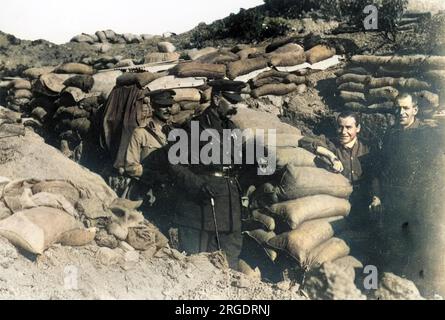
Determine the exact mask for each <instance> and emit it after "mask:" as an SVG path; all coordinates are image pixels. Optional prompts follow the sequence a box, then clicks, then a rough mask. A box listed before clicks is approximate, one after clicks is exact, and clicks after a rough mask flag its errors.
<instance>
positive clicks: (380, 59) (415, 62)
mask: <svg viewBox="0 0 445 320" xmlns="http://www.w3.org/2000/svg"><path fill="white" fill-rule="evenodd" d="M351 62H353V63H355V64H363V65H374V66H388V67H391V68H400V69H401V70H403V69H423V70H434V69H445V57H443V56H425V55H410V56H367V55H355V56H352V58H351Z"/></svg>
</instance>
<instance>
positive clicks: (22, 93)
mask: <svg viewBox="0 0 445 320" xmlns="http://www.w3.org/2000/svg"><path fill="white" fill-rule="evenodd" d="M14 99H32V92H31V91H29V90H28V89H20V90H16V91H15V92H14Z"/></svg>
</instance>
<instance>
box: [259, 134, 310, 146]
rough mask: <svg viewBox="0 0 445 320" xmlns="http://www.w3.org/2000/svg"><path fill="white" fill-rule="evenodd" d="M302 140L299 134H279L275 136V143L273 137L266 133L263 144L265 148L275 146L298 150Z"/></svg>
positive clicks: (262, 140)
mask: <svg viewBox="0 0 445 320" xmlns="http://www.w3.org/2000/svg"><path fill="white" fill-rule="evenodd" d="M301 138H302V136H301V135H300V134H298V133H277V134H275V141H273V140H272V138H271V135H270V134H267V132H265V136H264V139H261V142H262V143H263V144H264V145H265V146H275V147H276V148H296V147H298V141H300V139H301Z"/></svg>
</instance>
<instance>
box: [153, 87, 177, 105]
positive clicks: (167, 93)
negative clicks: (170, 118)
mask: <svg viewBox="0 0 445 320" xmlns="http://www.w3.org/2000/svg"><path fill="white" fill-rule="evenodd" d="M175 94H176V92H175V91H174V90H155V91H150V92H148V93H147V94H146V96H149V97H150V100H151V102H152V106H153V108H156V107H158V108H162V107H168V106H171V105H172V104H174V103H175V100H174V99H173V96H174V95H175Z"/></svg>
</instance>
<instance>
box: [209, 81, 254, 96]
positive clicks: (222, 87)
mask: <svg viewBox="0 0 445 320" xmlns="http://www.w3.org/2000/svg"><path fill="white" fill-rule="evenodd" d="M208 85H209V86H211V87H212V91H213V92H220V91H232V92H238V93H239V92H241V90H242V89H243V88H244V87H245V86H246V85H247V84H246V83H244V82H242V81H234V80H228V79H221V80H212V81H209V82H208Z"/></svg>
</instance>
